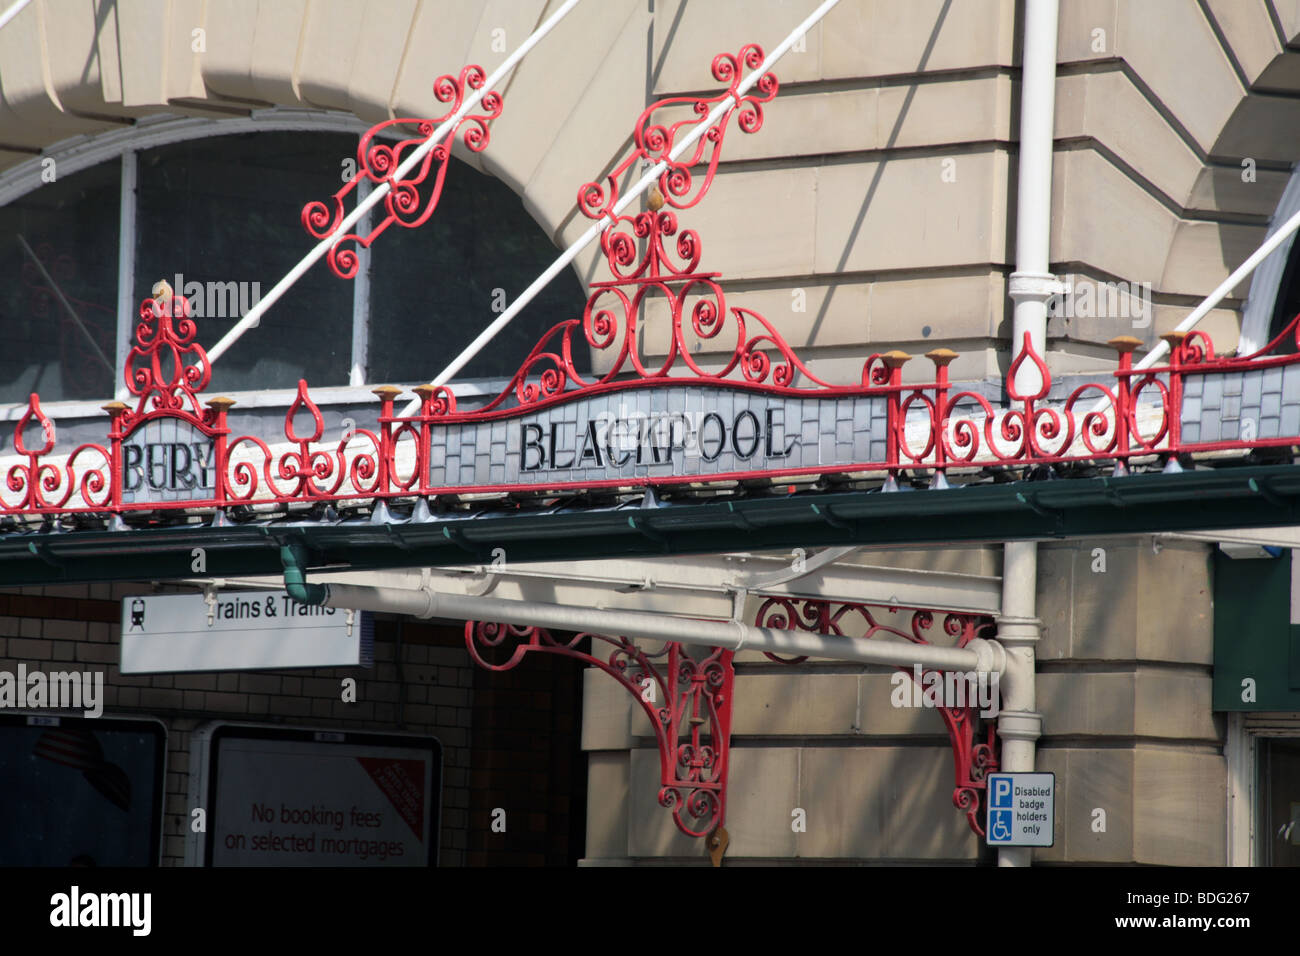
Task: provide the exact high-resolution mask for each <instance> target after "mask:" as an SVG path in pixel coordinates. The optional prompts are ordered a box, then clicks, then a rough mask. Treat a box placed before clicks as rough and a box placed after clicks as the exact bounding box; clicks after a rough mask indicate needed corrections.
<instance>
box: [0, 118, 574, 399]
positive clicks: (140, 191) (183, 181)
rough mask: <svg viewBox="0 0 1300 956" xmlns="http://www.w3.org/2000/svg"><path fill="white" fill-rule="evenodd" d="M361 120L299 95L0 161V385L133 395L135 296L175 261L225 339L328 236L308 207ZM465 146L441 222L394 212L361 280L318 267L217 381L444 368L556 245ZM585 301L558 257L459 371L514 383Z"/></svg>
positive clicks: (451, 175)
mask: <svg viewBox="0 0 1300 956" xmlns="http://www.w3.org/2000/svg"><path fill="white" fill-rule="evenodd" d="M363 129H364V127H363V126H362V125H361V124H360V123H359V122H357V121H356V120H355V119H353V118H351V117H344V116H340V115H338V114H316V115H304V114H303V113H301V112H297V111H267V112H266V113H264V114H258V115H257V116H256V117H255V118H252V119H241V120H220V121H206V120H174V119H172V120H154V121H150V122H148V123H141V124H137V127H136V128H133V129H132V130H129V131H122V132H120V133H117V132H115V133H112V134H107V136H105V137H99V138H97V139H96V140H95V141H92V142H91V144H90V145H89V146H87V144H86V143H84V142H83V143H79V144H74V145H73V146H71V147H68V148H65V149H62V150H60V149H52V150H49V151H47V153H48V155H47V156H45V157H42V158H40V159H35V160H32V161H31V162H29V163H27V164H24V166H23V167H21V168H19V169H16V170H12V171H10V172H9V173H7V174H5V176H3V177H0V269H3V270H4V273H5V274H6V275H7V276H9V277H10V281H9V282H7V283H5V285H4V288H3V291H0V329H3V336H4V342H5V345H6V347H5V348H4V349H0V403H14V404H19V403H24V402H25V401H26V398H27V395H28V394H29V393H30V392H32V391H37V392H39V393H40V394H41V397H42V400H43V401H44V402H52V401H59V400H65V401H67V400H73V401H75V400H82V401H96V402H99V401H103V400H106V399H108V398H110V397H111V396H112V395H113V394H114V393H115V392H116V393H118V394H119V395H120V393H121V387H122V367H123V364H124V361H125V357H126V353H127V350H128V349H129V347H130V343H131V339H132V337H133V335H134V323H135V317H136V310H137V309H138V308H139V303H140V301H141V300H142V299H144V298H145V297H146V296H148V295H149V293H150V290H151V288H152V286H153V284H154V283H155V282H156V281H157V280H159V279H162V278H166V279H167V280H168V281H169V282H171V283H172V284H173V286H175V287H176V291H177V292H178V293H182V294H185V295H186V296H187V297H188V298H190V300H191V303H192V305H193V306H194V312H195V315H196V318H197V319H198V326H199V341H200V342H201V343H202V344H203V345H205V346H208V347H211V346H212V345H213V344H215V343H216V342H217V341H218V340H219V339H220V338H221V337H222V336H223V335H224V334H225V333H226V332H227V331H229V329H230V328H231V327H232V326H233V325H234V324H235V323H236V322H237V321H238V320H239V318H240V317H242V316H243V315H244V314H245V313H246V312H247V310H248V309H249V308H251V307H252V305H253V304H254V303H256V301H257V300H258V298H259V297H260V296H261V295H262V294H263V293H265V292H266V291H267V290H269V289H270V287H271V286H272V285H273V284H274V283H275V282H276V281H278V280H279V279H280V277H281V276H283V275H284V274H285V273H286V272H287V271H288V270H289V269H290V268H291V267H292V266H293V265H294V264H295V263H296V262H297V260H298V259H299V258H300V257H301V256H302V254H303V253H304V252H306V251H307V250H308V249H309V248H310V247H311V246H312V245H313V244H314V242H315V240H314V239H313V238H312V237H310V236H309V235H308V234H307V233H306V232H305V231H304V230H303V228H302V226H301V224H300V221H299V215H300V212H301V210H302V207H303V206H304V205H305V204H306V203H307V202H310V201H311V200H317V199H318V200H328V198H329V197H330V196H331V195H332V194H333V193H334V192H335V191H336V190H337V189H339V188H340V186H341V185H343V182H344V178H343V177H344V176H345V175H347V173H348V172H349V171H350V170H351V169H352V168H354V165H355V158H356V148H357V136H358V134H359V133H360V132H361V131H363ZM101 140H102V142H100V141H101ZM50 160H53V162H51V161H50ZM452 163H453V165H454V168H452V169H449V170H448V172H447V180H446V186H445V188H444V190H443V194H442V198H441V201H440V203H439V206H438V209H437V211H436V213H435V214H434V216H433V218H432V219H431V220H430V221H429V222H428V223H426V224H425V225H424V226H422V227H420V228H418V229H404V228H401V227H399V226H392V227H390V228H389V229H388V230H387V231H386V232H385V233H384V234H383V236H382V237H380V239H379V240H378V241H376V243H375V245H374V247H373V248H372V250H371V252H370V255H369V260H368V269H366V270H363V271H362V273H361V274H359V275H358V276H357V278H356V279H354V280H351V281H344V280H341V279H338V278H337V277H335V276H334V275H333V273H331V272H330V271H329V269H328V268H327V267H326V266H325V265H324V263H318V264H317V265H315V266H313V268H312V269H311V270H310V271H309V272H308V273H307V274H306V275H304V276H303V277H302V278H301V279H300V280H299V281H298V283H297V284H296V285H295V286H294V287H293V288H292V289H291V290H290V291H289V292H288V293H287V294H286V295H285V296H284V297H283V298H282V299H280V301H279V302H278V303H277V304H276V305H275V307H274V308H272V309H271V310H270V311H268V313H267V314H266V316H265V317H264V318H263V320H262V322H261V323H260V326H259V327H258V328H256V329H252V330H250V331H248V332H247V333H246V334H245V335H244V336H243V338H242V339H240V340H239V342H238V343H237V344H236V345H235V346H234V347H233V348H231V349H230V351H229V352H227V353H226V354H225V355H224V356H222V357H221V359H220V360H219V361H217V362H216V363H215V365H214V370H213V379H212V384H211V386H210V387H209V392H212V393H216V392H218V391H220V392H222V393H226V394H234V395H235V396H236V397H238V396H239V394H240V393H241V392H254V391H261V390H267V389H287V388H293V387H294V386H295V385H296V384H297V381H298V379H299V378H306V379H307V380H308V382H309V383H310V384H311V385H312V386H313V396H315V397H316V398H317V400H318V401H320V400H322V399H323V400H326V401H328V400H329V399H330V391H331V389H338V395H339V396H340V400H343V396H344V393H348V394H349V395H350V396H351V398H352V399H353V400H355V399H356V397H357V396H356V393H355V390H356V387H358V386H362V385H365V386H370V385H376V384H397V385H408V386H409V385H414V384H418V383H421V382H425V381H428V380H429V379H430V378H432V377H433V376H434V375H435V374H437V373H438V372H439V371H441V369H442V368H443V366H444V365H445V364H446V362H448V361H449V360H450V359H452V358H453V357H455V355H456V354H457V353H458V352H459V351H460V350H461V349H462V348H463V347H464V346H465V345H468V344H469V342H470V341H471V340H472V339H473V338H474V336H475V335H477V333H478V332H479V331H480V330H481V329H482V328H483V327H484V326H485V325H487V324H488V322H489V321H491V319H492V318H493V317H494V316H495V314H496V312H499V311H500V307H501V304H502V302H503V301H507V297H509V296H513V295H515V294H517V293H518V292H520V291H522V289H524V288H525V287H526V286H527V285H528V283H529V282H531V281H532V280H533V279H534V278H535V277H536V276H537V275H538V274H539V273H540V272H542V271H543V270H544V269H545V268H546V267H547V266H548V265H549V264H550V263H551V261H552V260H553V259H554V258H555V255H556V252H557V250H556V249H555V247H554V245H553V244H552V243H551V242H550V240H549V239H548V238H547V236H546V235H545V233H544V232H543V231H542V230H541V229H539V228H538V226H537V224H536V223H535V222H534V221H533V220H532V219H531V217H529V216H528V214H527V213H526V212H525V211H524V209H523V207H522V204H521V203H520V201H519V198H518V197H517V196H516V195H515V194H514V193H512V192H511V191H510V189H509V188H508V187H506V186H505V185H504V184H503V183H501V182H499V181H498V180H496V179H493V178H492V177H490V176H486V175H483V174H481V173H479V172H477V171H476V170H474V169H473V168H471V167H469V166H467V165H465V164H464V163H461V162H459V161H458V160H455V159H453V160H452ZM583 302H584V295H583V292H582V289H581V286H580V285H579V283H578V280H577V277H576V276H575V275H574V274H573V273H572V272H567V273H565V274H563V275H561V276H560V277H558V278H557V279H556V280H555V281H554V282H553V283H551V285H550V286H548V287H547V289H546V290H545V292H544V293H543V294H542V295H540V296H539V297H538V298H537V299H536V300H534V302H533V303H531V304H530V305H529V307H528V309H526V310H525V311H524V312H523V313H522V314H521V315H520V316H519V318H518V319H516V320H515V321H514V322H513V323H512V324H511V325H510V326H508V327H507V328H506V330H505V331H504V332H502V334H501V335H500V336H498V337H497V338H496V339H495V340H494V341H493V342H492V343H491V345H490V346H489V347H488V348H486V349H485V350H484V351H483V352H482V353H480V354H479V355H478V356H477V357H476V358H475V359H474V360H473V361H472V362H471V363H470V364H469V365H468V366H467V367H466V368H465V369H464V370H463V371H462V372H461V374H460V376H459V377H458V380H457V381H458V384H463V385H465V386H467V388H468V391H469V392H470V393H471V394H472V393H473V392H476V391H492V390H494V389H495V388H497V387H499V386H500V384H501V380H503V379H504V378H505V377H507V376H509V375H511V374H513V373H514V371H515V370H516V368H517V367H518V366H519V364H520V363H521V361H522V360H523V358H524V356H526V355H527V353H528V350H529V349H530V348H531V347H532V346H533V344H534V343H535V342H536V340H537V339H538V338H539V337H540V336H541V334H542V333H543V332H544V331H545V330H546V329H547V328H549V327H550V326H551V325H553V324H555V323H556V322H559V321H562V320H563V319H567V318H574V317H576V316H578V315H580V314H581V310H582V306H583ZM494 308H495V311H494ZM575 359H577V360H579V361H585V360H586V356H580V357H578V356H575ZM349 387H351V388H349Z"/></svg>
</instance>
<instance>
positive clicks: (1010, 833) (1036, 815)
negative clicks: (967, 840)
mask: <svg viewBox="0 0 1300 956" xmlns="http://www.w3.org/2000/svg"><path fill="white" fill-rule="evenodd" d="M988 786H989V789H988V798H989V806H988V819H987V821H986V825H985V827H984V833H985V839H987V840H988V843H989V846H1051V845H1052V844H1053V843H1054V842H1055V823H1056V774H1054V773H995V774H991V775H990V776H989V784H988Z"/></svg>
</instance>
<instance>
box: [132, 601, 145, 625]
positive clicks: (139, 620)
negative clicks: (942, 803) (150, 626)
mask: <svg viewBox="0 0 1300 956" xmlns="http://www.w3.org/2000/svg"><path fill="white" fill-rule="evenodd" d="M137 627H138V628H139V629H140V630H142V631H143V630H144V601H142V600H141V599H140V598H136V599H135V600H134V601H132V602H131V627H130V628H129V630H132V631H134V630H135V629H136V628H137Z"/></svg>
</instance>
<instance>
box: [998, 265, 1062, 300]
mask: <svg viewBox="0 0 1300 956" xmlns="http://www.w3.org/2000/svg"><path fill="white" fill-rule="evenodd" d="M1068 291H1070V290H1069V286H1068V285H1066V283H1064V282H1062V281H1061V280H1060V279H1058V278H1057V277H1056V276H1054V275H1052V274H1051V273H1050V272H1013V273H1011V275H1010V276H1009V277H1008V279H1007V295H1009V296H1010V297H1011V300H1012V301H1013V302H1015V303H1016V304H1019V303H1021V302H1046V301H1047V300H1048V299H1050V298H1051V297H1052V296H1054V295H1065V294H1066V293H1067V292H1068Z"/></svg>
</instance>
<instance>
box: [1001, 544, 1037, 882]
mask: <svg viewBox="0 0 1300 956" xmlns="http://www.w3.org/2000/svg"><path fill="white" fill-rule="evenodd" d="M1037 589H1038V545H1036V544H1035V543H1034V542H1032V541H1008V542H1007V543H1006V544H1004V545H1003V546H1002V613H1001V614H1000V615H999V616H998V642H999V643H1000V644H1001V645H1002V647H1003V648H1004V653H1005V655H1006V672H1005V673H1004V674H1003V676H1002V681H1001V684H1000V686H999V689H1000V690H1001V691H1002V705H1001V711H1000V713H999V714H998V736H999V737H1000V738H1001V740H1002V759H1001V762H1000V764H999V767H998V769H999V770H1000V771H1001V772H1003V773H1030V772H1032V771H1033V770H1034V757H1035V752H1036V750H1037V746H1038V738H1039V735H1040V734H1041V733H1042V726H1043V717H1042V714H1040V713H1038V710H1037V703H1038V701H1037V697H1036V692H1035V687H1034V648H1035V646H1036V645H1037V644H1038V638H1039V632H1040V630H1041V622H1040V621H1039V620H1038V616H1037V614H1038V611H1037V607H1036V600H1037ZM1030 853H1031V851H1030V849H1029V848H1028V847H1004V848H1002V849H1000V850H999V851H998V866H1029V864H1030Z"/></svg>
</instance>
